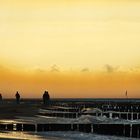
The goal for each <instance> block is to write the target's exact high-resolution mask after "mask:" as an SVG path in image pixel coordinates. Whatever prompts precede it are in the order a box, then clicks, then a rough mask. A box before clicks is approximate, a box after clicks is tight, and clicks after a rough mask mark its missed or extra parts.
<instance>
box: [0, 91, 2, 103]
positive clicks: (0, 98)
mask: <svg viewBox="0 0 140 140" xmlns="http://www.w3.org/2000/svg"><path fill="white" fill-rule="evenodd" d="M1 101H2V95H1V93H0V102H1Z"/></svg>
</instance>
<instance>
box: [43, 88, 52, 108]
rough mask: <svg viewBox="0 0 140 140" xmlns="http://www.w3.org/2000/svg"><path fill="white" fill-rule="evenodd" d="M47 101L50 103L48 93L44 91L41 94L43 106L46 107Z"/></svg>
mask: <svg viewBox="0 0 140 140" xmlns="http://www.w3.org/2000/svg"><path fill="white" fill-rule="evenodd" d="M49 101H50V95H49V93H48V91H45V92H44V94H43V104H44V105H46V104H48V103H49Z"/></svg>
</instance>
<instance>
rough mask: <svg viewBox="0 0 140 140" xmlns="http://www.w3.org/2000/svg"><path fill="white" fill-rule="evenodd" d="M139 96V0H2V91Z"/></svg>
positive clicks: (27, 94) (9, 94) (35, 95)
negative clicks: (126, 94)
mask: <svg viewBox="0 0 140 140" xmlns="http://www.w3.org/2000/svg"><path fill="white" fill-rule="evenodd" d="M17 90H18V91H19V92H20V94H21V96H22V97H23V98H30V97H32V98H38V97H42V94H43V92H44V90H48V91H49V93H50V96H51V97H52V98H66V97H70V98H75V97H76V98H90V97H93V98H99V97H100V98H108V97H110V98H112V97H113V98H114V97H115V98H125V91H126V90H127V91H128V96H129V97H133V98H140V1H139V0H0V93H2V95H3V97H4V98H11V97H14V94H15V92H16V91H17Z"/></svg>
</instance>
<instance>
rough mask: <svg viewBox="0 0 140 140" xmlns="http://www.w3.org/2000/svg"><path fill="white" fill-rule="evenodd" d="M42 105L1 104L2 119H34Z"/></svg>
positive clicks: (0, 113)
mask: <svg viewBox="0 0 140 140" xmlns="http://www.w3.org/2000/svg"><path fill="white" fill-rule="evenodd" d="M40 107H41V104H19V105H17V104H0V119H15V118H16V116H23V117H24V116H26V117H28V116H29V117H33V116H35V115H37V113H38V109H39V108H40Z"/></svg>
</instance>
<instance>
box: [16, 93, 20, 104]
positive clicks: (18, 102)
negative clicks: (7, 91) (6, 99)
mask: <svg viewBox="0 0 140 140" xmlns="http://www.w3.org/2000/svg"><path fill="white" fill-rule="evenodd" d="M15 97H16V103H17V104H20V94H19V93H18V91H17V92H16V95H15Z"/></svg>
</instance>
